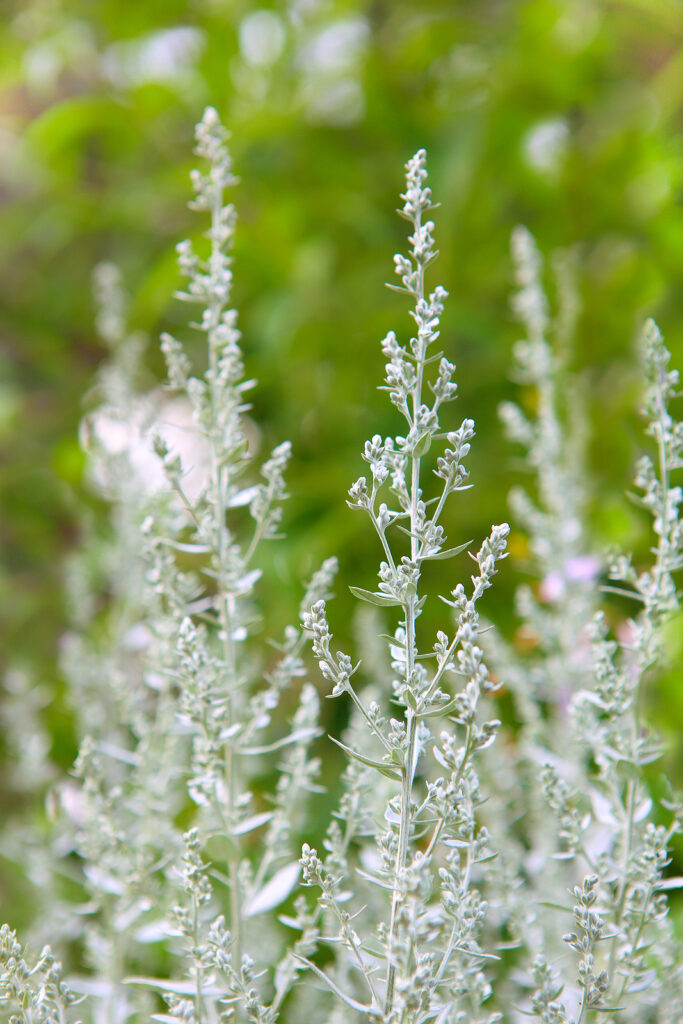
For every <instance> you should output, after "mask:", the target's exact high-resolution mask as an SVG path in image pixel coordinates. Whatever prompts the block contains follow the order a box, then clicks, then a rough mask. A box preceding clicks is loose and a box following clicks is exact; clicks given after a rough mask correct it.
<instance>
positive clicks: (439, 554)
mask: <svg viewBox="0 0 683 1024" xmlns="http://www.w3.org/2000/svg"><path fill="white" fill-rule="evenodd" d="M470 544H472V541H471V540H468V541H466V542H465V543H464V544H459V545H458V546H457V548H447V549H446V550H445V551H436V552H435V553H434V554H433V555H431V554H428V555H422V558H423V560H424V561H426V560H427V559H431V561H433V562H436V561H437V560H438V559H440V558H454V557H455V556H456V555H459V554H460V553H461V552H463V551H466V550H467V548H468V547H469V546H470Z"/></svg>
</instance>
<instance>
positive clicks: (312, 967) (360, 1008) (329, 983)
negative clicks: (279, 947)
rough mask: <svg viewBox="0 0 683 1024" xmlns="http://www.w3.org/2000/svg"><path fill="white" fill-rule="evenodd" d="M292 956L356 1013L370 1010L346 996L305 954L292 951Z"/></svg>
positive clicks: (369, 1007) (365, 1012)
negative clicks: (301, 954)
mask: <svg viewBox="0 0 683 1024" xmlns="http://www.w3.org/2000/svg"><path fill="white" fill-rule="evenodd" d="M292 956H293V957H295V958H296V959H297V960H300V961H301V963H302V964H305V965H306V967H308V969H309V970H310V971H313V973H314V974H317V975H318V977H319V978H321V979H322V981H324V982H325V984H326V985H327V986H328V987H329V988H330V989H332V991H333V992H334V994H335V995H336V996H339V998H340V999H341V1000H342V1002H344V1003H346V1005H347V1006H349V1007H351V1009H352V1010H356V1011H357V1012H358V1013H364V1014H367V1013H369V1012H370V1010H371V1009H372V1007H371V1006H364V1005H363V1003H359V1002H358V1001H357V1000H356V999H353V997H352V996H347V995H346V994H345V993H344V992H342V990H341V989H340V988H337V986H336V985H335V983H334V982H333V981H330V979H329V978H328V977H327V975H326V974H325V973H324V972H323V971H321V970H320V968H319V967H316V966H315V964H314V963H312V962H311V961H310V960H307V959H306V957H305V956H299V954H298V953H292Z"/></svg>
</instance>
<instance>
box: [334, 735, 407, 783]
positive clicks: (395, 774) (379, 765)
mask: <svg viewBox="0 0 683 1024" xmlns="http://www.w3.org/2000/svg"><path fill="white" fill-rule="evenodd" d="M329 738H330V739H331V740H332V742H333V743H336V744H337V746H338V747H341V749H342V750H343V751H344V752H345V753H346V754H348V755H349V757H353V758H354V759H355V760H356V761H360V763H361V764H364V765H365V766H366V768H374V769H375V771H378V772H380V773H381V774H382V775H384V776H385V777H386V778H387V779H396V780H400V778H401V773H400V771H399V770H398V768H391V767H390V766H389V765H388V764H385V763H384V762H383V761H373V759H372V758H371V757H366V756H365V754H359V753H358V751H357V750H352V749H351V747H347V746H346V744H345V743H341V742H340V741H339V740H335V738H334V736H330V737H329Z"/></svg>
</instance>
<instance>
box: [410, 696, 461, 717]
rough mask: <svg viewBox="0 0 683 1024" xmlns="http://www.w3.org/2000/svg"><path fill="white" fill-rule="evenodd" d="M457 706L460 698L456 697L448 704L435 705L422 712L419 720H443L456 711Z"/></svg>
mask: <svg viewBox="0 0 683 1024" xmlns="http://www.w3.org/2000/svg"><path fill="white" fill-rule="evenodd" d="M457 706H458V698H457V697H454V698H453V700H449V701H448V702H447V703H446V704H433V705H432V706H431V707H427V708H425V709H424V711H420V713H419V714H418V718H441V717H443V716H444V715H449V714H450V713H451V711H455V709H456V707H457Z"/></svg>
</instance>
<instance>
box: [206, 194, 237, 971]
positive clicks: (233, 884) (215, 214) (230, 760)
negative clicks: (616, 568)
mask: <svg viewBox="0 0 683 1024" xmlns="http://www.w3.org/2000/svg"><path fill="white" fill-rule="evenodd" d="M222 208H223V196H222V189H219V188H216V190H215V194H214V200H213V204H212V207H211V257H210V258H211V265H212V266H213V264H214V263H218V262H219V261H220V259H221V257H222V245H221V241H220V226H221V213H222ZM223 305H224V303H223V301H222V300H221V299H220V298H219V297H217V296H216V295H215V294H214V293H212V295H211V299H210V312H211V323H210V328H209V335H208V337H209V366H210V370H211V399H212V406H213V431H214V433H213V438H212V444H211V469H212V477H213V481H214V484H215V487H216V522H217V530H218V536H217V556H218V565H217V567H216V576H217V587H218V616H219V622H220V631H221V644H222V649H223V663H224V665H225V675H226V687H225V697H226V719H227V725H228V728H229V727H230V726H231V725H232V724H233V718H234V715H233V700H232V691H233V687H235V686H236V664H235V642H234V639H233V634H234V628H235V625H234V621H233V619H234V602H235V596H234V594H233V593H231V591H230V587H229V585H228V582H227V580H226V578H225V566H226V564H227V545H228V536H227V527H226V518H225V517H226V507H225V495H226V492H227V488H228V482H229V481H228V479H227V467H226V466H225V464H224V463H223V461H222V459H221V451H220V445H221V443H222V439H221V438H219V437H217V436H216V424H217V422H218V419H219V414H220V408H219V406H220V401H221V396H220V388H219V385H218V346H217V345H216V344H214V343H213V338H212V333H213V332H214V331H216V329H217V328H218V326H219V324H220V318H221V314H222V312H223ZM234 769H235V765H234V754H233V749H232V741H231V740H230V739H229V740H227V742H226V744H225V782H226V800H227V808H226V814H225V816H224V817H225V818H227V823H228V827H229V828H231V826H232V820H233V815H234V810H235V793H236V786H235V770H234ZM229 839H230V849H231V854H230V859H229V864H228V868H229V876H230V919H231V930H232V940H233V949H234V952H235V959H236V961H237V969H238V970H239V965H240V964H241V961H242V913H241V899H240V891H239V872H238V868H239V850H238V846H237V841H236V838H235V837H234V836H232V835H231V836H230V837H229Z"/></svg>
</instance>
